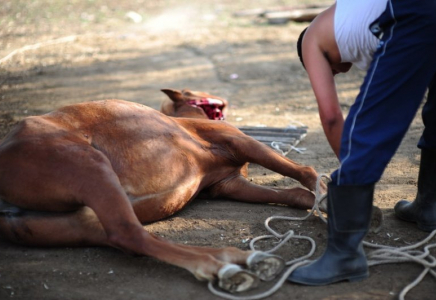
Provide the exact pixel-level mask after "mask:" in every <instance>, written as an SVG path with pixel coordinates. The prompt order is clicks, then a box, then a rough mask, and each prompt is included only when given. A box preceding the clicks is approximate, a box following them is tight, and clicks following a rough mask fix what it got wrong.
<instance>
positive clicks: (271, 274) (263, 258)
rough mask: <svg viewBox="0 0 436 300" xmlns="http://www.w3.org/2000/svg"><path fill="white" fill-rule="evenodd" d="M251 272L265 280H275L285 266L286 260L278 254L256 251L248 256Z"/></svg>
mask: <svg viewBox="0 0 436 300" xmlns="http://www.w3.org/2000/svg"><path fill="white" fill-rule="evenodd" d="M247 266H248V268H249V270H250V271H251V272H253V273H254V274H256V275H257V276H258V277H259V278H260V279H261V280H263V281H270V280H273V279H274V278H275V277H276V276H277V275H278V274H279V273H280V272H282V271H283V268H284V267H285V261H284V260H283V259H282V258H281V257H280V256H277V255H272V254H268V253H265V252H260V251H255V252H253V253H252V254H251V255H250V256H249V257H248V258H247Z"/></svg>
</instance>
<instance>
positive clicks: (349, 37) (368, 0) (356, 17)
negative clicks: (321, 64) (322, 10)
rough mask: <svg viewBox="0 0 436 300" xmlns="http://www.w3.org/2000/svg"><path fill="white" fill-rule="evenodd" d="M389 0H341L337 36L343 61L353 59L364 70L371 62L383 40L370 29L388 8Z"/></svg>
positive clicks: (352, 61)
mask: <svg viewBox="0 0 436 300" xmlns="http://www.w3.org/2000/svg"><path fill="white" fill-rule="evenodd" d="M386 4H387V0H364V1H359V0H337V1H336V11H335V23H334V24H335V25H334V26H335V39H336V43H337V44H338V48H339V52H340V54H341V61H342V62H350V63H353V64H355V65H356V67H358V68H359V69H361V70H367V69H368V67H369V65H370V64H371V60H372V55H373V54H374V52H375V50H376V48H377V45H378V44H379V39H377V38H376V37H375V36H374V35H373V34H372V33H371V31H370V30H369V25H370V24H371V23H372V22H374V21H375V20H376V19H377V18H378V17H379V16H380V15H381V14H382V12H383V11H384V10H385V9H386Z"/></svg>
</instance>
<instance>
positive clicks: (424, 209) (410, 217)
mask: <svg viewBox="0 0 436 300" xmlns="http://www.w3.org/2000/svg"><path fill="white" fill-rule="evenodd" d="M394 211H395V215H396V216H397V217H398V218H400V219H402V220H404V221H409V222H415V223H416V224H417V225H418V228H419V229H421V230H423V231H429V232H430V231H433V230H435V229H436V150H428V149H422V150H421V162H420V166H419V174H418V192H417V193H416V198H415V200H414V201H413V202H409V201H406V200H401V201H399V202H398V203H397V204H396V205H395V208H394Z"/></svg>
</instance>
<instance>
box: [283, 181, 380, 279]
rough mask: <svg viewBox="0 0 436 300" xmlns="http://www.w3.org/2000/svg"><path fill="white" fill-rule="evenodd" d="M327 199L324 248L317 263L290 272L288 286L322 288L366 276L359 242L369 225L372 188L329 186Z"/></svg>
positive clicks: (364, 262)
mask: <svg viewBox="0 0 436 300" xmlns="http://www.w3.org/2000/svg"><path fill="white" fill-rule="evenodd" d="M327 197H328V198H327V201H328V205H327V210H328V224H327V228H328V241H327V248H326V250H325V252H324V254H323V255H322V256H321V257H320V258H319V259H317V260H316V261H314V262H313V263H311V264H309V265H307V266H303V267H300V268H297V269H296V270H295V271H294V272H292V273H291V275H289V277H288V280H289V281H291V282H295V283H300V284H306V285H325V284H330V283H334V282H338V281H343V280H349V281H358V280H362V279H365V278H367V277H368V276H369V272H368V265H367V262H366V255H365V252H364V251H363V245H362V240H363V238H364V237H365V235H366V233H367V232H368V228H369V224H370V221H371V209H372V200H373V197H374V184H370V185H364V186H335V185H332V184H331V183H330V184H329V187H328V195H327Z"/></svg>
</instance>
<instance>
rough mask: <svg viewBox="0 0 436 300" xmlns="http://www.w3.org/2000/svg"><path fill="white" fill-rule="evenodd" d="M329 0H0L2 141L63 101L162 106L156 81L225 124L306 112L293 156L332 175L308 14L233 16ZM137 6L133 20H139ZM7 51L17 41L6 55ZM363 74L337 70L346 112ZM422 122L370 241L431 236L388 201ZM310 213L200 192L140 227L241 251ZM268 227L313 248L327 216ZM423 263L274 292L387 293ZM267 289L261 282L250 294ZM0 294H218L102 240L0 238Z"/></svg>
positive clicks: (397, 160)
mask: <svg viewBox="0 0 436 300" xmlns="http://www.w3.org/2000/svg"><path fill="white" fill-rule="evenodd" d="M331 2H333V1H327V0H319V1H314V0H307V1H298V0H289V1H274V0H259V1H254V2H253V1H248V0H240V1H230V0H218V1H217V0H215V1H211V0H202V1H199V0H198V1H187V0H178V1H173V0H154V1H147V0H130V1H127V0H117V1H113V0H109V1H103V0H73V1H61V0H35V1H26V0H3V1H2V4H1V6H0V59H2V61H1V63H0V138H2V137H4V136H5V135H6V133H7V132H8V131H9V130H10V129H11V128H12V126H13V125H14V124H15V123H17V122H18V121H19V120H21V119H23V118H24V117H26V116H29V115H37V114H43V113H46V112H48V111H51V110H53V109H55V108H58V107H60V106H63V105H66V104H71V103H77V102H83V101H90V100H97V99H108V98H118V99H124V100H129V101H135V102H139V103H143V104H146V105H148V106H151V107H153V108H156V109H157V108H159V104H160V102H161V101H162V100H163V99H164V95H163V94H162V93H161V92H160V91H159V90H160V89H161V88H175V89H182V88H189V89H192V90H201V91H207V92H210V93H212V94H215V95H217V96H221V97H224V98H227V99H228V100H229V102H230V112H229V115H228V118H227V121H228V122H230V123H232V124H234V125H236V126H243V125H267V126H276V127H286V126H288V125H289V124H295V123H298V122H300V123H304V124H305V125H307V126H308V127H309V129H308V134H307V136H306V137H305V139H304V140H303V141H302V142H301V143H300V145H299V146H301V147H304V148H306V149H307V150H306V151H305V152H304V153H302V154H299V153H297V152H295V151H293V152H291V153H289V154H288V157H289V158H291V159H293V160H295V161H297V162H299V163H302V164H306V165H311V166H313V167H315V168H316V169H317V171H318V172H319V173H326V174H329V173H330V172H332V171H333V170H335V168H337V167H338V162H337V160H336V158H335V156H334V155H333V152H332V151H331V150H330V148H329V146H328V144H327V141H326V139H325V137H324V135H323V133H322V128H321V126H320V122H319V117H318V112H317V106H316V103H315V100H314V97H313V94H312V90H311V88H310V85H309V81H308V78H307V75H306V74H305V71H304V70H303V68H302V67H301V65H300V62H299V60H298V57H297V52H296V47H295V44H296V40H297V37H298V35H299V33H300V31H301V30H302V29H303V28H305V26H307V23H287V24H284V25H270V24H268V23H267V22H265V20H264V19H262V18H254V17H244V18H236V17H234V16H233V15H232V14H233V13H234V12H236V11H239V10H241V9H248V8H271V7H277V6H297V5H306V4H325V5H327V4H330V3H331ZM129 12H135V13H136V14H137V15H135V14H132V13H130V14H128V13H129ZM138 15H139V16H140V17H141V19H138V20H136V22H135V20H134V19H135V16H136V17H138ZM128 16H131V17H128ZM16 49H20V50H19V51H16V52H13V51H14V50H16ZM11 53H12V55H10V54H11ZM8 55H10V56H8ZM363 77H364V73H362V72H360V71H358V70H356V69H353V70H352V71H351V72H349V73H348V74H346V75H339V76H337V86H338V90H339V94H340V98H341V104H342V107H343V110H344V113H345V114H346V113H347V111H348V108H349V106H350V105H351V104H352V103H353V101H354V97H355V96H356V94H357V92H358V89H359V86H360V83H361V81H362V79H363ZM422 128H423V125H422V122H421V119H420V116H419V115H418V116H417V118H416V119H415V121H414V122H413V124H412V126H411V128H410V130H409V132H408V134H407V136H406V138H405V139H404V141H403V143H402V144H401V147H400V148H399V150H398V153H397V154H396V155H395V157H394V158H393V160H392V161H391V163H390V164H389V167H388V168H387V170H386V171H385V173H384V175H383V178H382V179H381V181H380V182H379V184H378V185H377V187H376V195H375V204H376V205H378V206H379V207H380V208H381V209H382V210H383V213H384V216H385V222H384V226H383V228H382V229H381V231H380V232H379V233H377V234H375V233H371V234H369V235H368V237H367V239H366V240H368V241H372V242H375V243H379V244H385V245H392V246H404V245H409V244H412V243H415V242H417V241H420V240H421V239H423V238H424V237H426V236H427V235H426V233H423V232H420V231H419V230H417V229H416V228H415V227H414V226H412V225H410V224H406V223H404V222H401V221H398V220H396V219H395V217H394V216H393V210H392V208H393V206H394V205H395V203H396V201H397V200H399V199H401V198H404V199H410V200H412V199H413V198H414V196H415V192H416V185H417V172H418V164H419V151H418V149H417V148H416V144H417V141H418V138H419V136H420V132H421V130H422ZM375 134H376V133H375ZM250 177H251V178H252V180H253V181H254V182H256V183H259V184H263V185H268V186H277V187H287V186H292V185H297V183H296V182H295V181H293V180H291V179H289V178H284V177H283V176H281V175H278V174H275V173H273V172H271V171H269V170H265V169H263V168H261V167H259V166H256V165H252V166H250ZM305 213H306V212H304V211H298V210H295V209H290V208H287V207H283V206H272V205H254V204H247V203H237V202H231V201H225V200H201V201H200V200H199V201H194V202H193V203H192V204H190V205H189V207H187V208H186V209H184V210H183V211H182V212H180V213H178V214H177V215H175V216H174V217H172V218H170V219H167V220H163V221H161V222H157V223H154V224H149V225H146V226H144V227H145V228H146V229H147V230H149V231H151V232H153V233H155V234H158V235H161V236H164V237H165V238H168V239H170V240H173V241H176V242H179V243H185V244H190V245H200V246H213V247H223V246H236V247H239V248H241V249H248V242H247V241H248V240H250V239H252V238H253V237H256V236H259V235H263V234H266V230H265V228H264V226H263V222H264V220H265V219H266V218H267V217H269V216H271V215H283V216H303V215H304V214H305ZM274 226H275V227H276V228H278V229H279V230H281V231H283V232H284V231H286V230H288V229H291V228H293V229H295V231H296V232H297V234H301V235H307V236H310V237H312V238H314V239H315V240H316V242H317V244H318V248H317V251H316V253H315V256H318V255H320V254H321V253H322V251H323V249H324V247H325V242H326V236H327V235H326V227H325V225H324V224H323V223H322V222H321V220H320V219H319V218H317V217H312V218H310V219H309V220H307V221H301V222H279V223H277V224H275V223H274ZM264 246H265V247H271V246H272V245H264ZM308 249H309V246H308V244H306V243H303V242H300V243H298V242H290V243H289V245H287V246H286V247H285V248H284V249H282V250H280V251H279V254H281V255H282V256H283V257H285V258H286V259H290V258H292V257H297V256H301V255H302V254H304V253H306V252H307V251H308ZM421 270H422V268H421V267H420V266H417V265H414V264H391V265H383V266H376V267H371V268H370V272H371V275H370V277H369V279H367V280H365V281H362V282H358V283H338V284H334V285H330V286H325V287H305V286H299V285H295V284H289V283H285V284H284V285H283V287H282V288H281V289H280V290H279V291H278V292H277V293H275V294H274V295H273V296H271V297H269V299H277V300H281V299H395V298H396V297H397V295H398V293H399V292H400V291H401V289H402V288H403V287H404V286H405V285H407V284H408V283H409V282H411V281H412V280H414V279H415V278H416V276H417V275H418V274H419V273H420V272H421ZM270 286H271V284H262V285H261V286H260V287H259V289H258V290H257V291H259V292H260V291H264V290H266V289H267V288H268V287H270ZM435 294H436V284H435V281H434V279H433V278H432V277H430V276H427V277H426V278H424V280H423V281H422V283H421V284H420V285H419V287H417V288H415V289H414V290H412V291H411V292H410V293H409V295H408V299H434V295H435ZM0 299H91V300H92V299H220V298H218V297H216V296H213V295H212V294H211V293H210V292H209V291H208V289H207V285H206V283H204V282H199V281H197V280H196V279H195V278H194V277H193V276H192V275H191V274H189V273H188V272H187V271H185V270H183V269H179V268H177V267H173V266H170V265H167V264H164V263H162V262H159V261H157V260H155V259H151V258H148V257H132V256H128V255H125V254H123V253H121V252H120V251H117V250H114V249H109V248H74V249H73V248H54V249H44V248H26V247H20V246H16V245H13V244H10V243H8V242H6V241H5V240H1V239H0Z"/></svg>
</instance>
